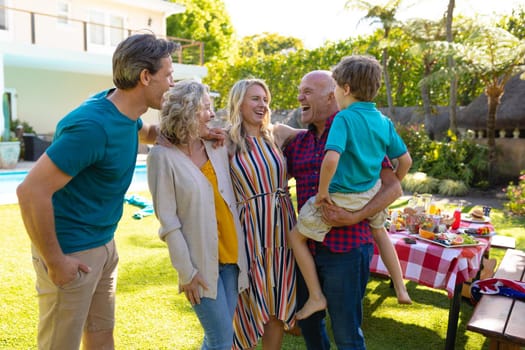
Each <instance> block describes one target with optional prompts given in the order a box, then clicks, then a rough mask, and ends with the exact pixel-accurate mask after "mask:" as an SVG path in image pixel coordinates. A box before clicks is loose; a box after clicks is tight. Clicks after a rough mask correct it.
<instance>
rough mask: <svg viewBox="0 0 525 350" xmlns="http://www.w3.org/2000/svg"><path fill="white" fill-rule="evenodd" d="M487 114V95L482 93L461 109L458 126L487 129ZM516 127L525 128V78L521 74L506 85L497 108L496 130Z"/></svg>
mask: <svg viewBox="0 0 525 350" xmlns="http://www.w3.org/2000/svg"><path fill="white" fill-rule="evenodd" d="M487 115H488V103H487V96H486V95H485V94H482V95H481V96H479V97H478V98H476V99H475V100H474V101H472V103H471V104H469V105H468V106H466V107H465V108H462V109H461V110H460V111H459V113H458V117H457V119H458V120H457V123H458V127H461V128H467V129H475V130H479V129H485V128H486V127H487ZM515 128H518V129H525V80H522V79H520V74H518V75H515V76H514V77H512V78H511V79H510V80H509V81H508V82H507V84H506V85H505V92H504V94H503V96H502V98H501V101H500V104H499V106H498V109H497V110H496V130H499V129H506V130H513V129H515Z"/></svg>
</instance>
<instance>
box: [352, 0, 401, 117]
mask: <svg viewBox="0 0 525 350" xmlns="http://www.w3.org/2000/svg"><path fill="white" fill-rule="evenodd" d="M400 3H401V0H388V1H387V3H386V4H385V5H384V6H380V5H375V4H372V3H370V2H368V1H365V0H348V1H347V2H346V4H345V7H346V8H349V7H354V8H357V9H360V10H365V11H367V13H366V15H365V17H364V19H371V20H372V23H373V22H374V21H375V22H378V23H381V25H382V26H383V30H384V40H385V43H386V42H387V41H388V36H389V34H390V30H391V29H392V28H393V27H394V25H395V24H396V22H397V20H396V13H397V11H398V9H399V5H400ZM381 64H382V65H383V74H384V80H385V89H386V97H387V101H388V108H389V111H390V115H391V116H393V115H394V103H393V100H392V86H391V84H390V75H389V73H388V45H385V46H384V47H383V52H382V55H381Z"/></svg>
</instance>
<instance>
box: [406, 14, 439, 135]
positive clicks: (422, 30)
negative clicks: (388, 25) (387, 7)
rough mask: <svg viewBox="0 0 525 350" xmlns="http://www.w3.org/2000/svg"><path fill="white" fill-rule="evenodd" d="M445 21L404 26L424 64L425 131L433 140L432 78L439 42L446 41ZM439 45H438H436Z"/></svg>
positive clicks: (417, 22)
mask: <svg viewBox="0 0 525 350" xmlns="http://www.w3.org/2000/svg"><path fill="white" fill-rule="evenodd" d="M443 22H444V19H443V20H440V21H431V20H426V19H420V18H418V19H413V20H409V21H407V22H406V23H405V24H404V25H403V32H404V33H405V34H406V35H408V37H409V38H410V39H411V40H412V41H413V42H414V44H415V45H413V46H412V49H411V50H410V52H411V54H412V55H414V56H420V57H421V61H422V62H423V78H422V80H421V81H420V83H419V88H420V91H421V100H422V101H423V112H424V115H425V129H426V131H427V133H428V135H429V136H430V138H431V139H434V134H433V132H432V120H431V117H432V98H431V94H430V84H431V81H432V78H431V76H432V75H433V73H434V68H435V66H436V65H437V63H438V62H439V60H440V58H441V56H442V55H441V45H439V42H441V41H443V40H444V39H445V28H444V26H443ZM436 43H438V44H436Z"/></svg>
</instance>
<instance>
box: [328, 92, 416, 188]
mask: <svg viewBox="0 0 525 350" xmlns="http://www.w3.org/2000/svg"><path fill="white" fill-rule="evenodd" d="M325 150H333V151H336V152H338V153H339V154H340V159H339V163H338V165H337V170H336V172H335V174H334V177H333V178H332V181H331V182H330V187H329V192H330V193H334V192H340V193H354V192H364V191H367V190H369V189H371V188H372V187H373V186H374V184H375V183H376V182H377V180H379V178H380V172H381V163H382V161H383V159H384V157H385V156H387V157H388V158H390V159H395V158H398V157H400V156H401V155H403V154H405V153H406V152H407V148H406V145H405V143H404V142H403V140H402V139H401V137H400V136H399V135H398V133H397V132H396V129H395V126H394V124H393V123H392V121H391V120H390V119H389V118H388V117H386V116H385V115H383V114H382V113H381V112H380V111H379V110H378V109H377V108H376V106H375V103H373V102H361V101H360V102H354V103H352V104H351V105H350V106H348V107H347V108H346V109H344V110H342V111H340V112H339V113H337V115H336V116H335V118H334V121H333V122H332V126H331V127H330V131H329V133H328V138H327V140H326V145H325Z"/></svg>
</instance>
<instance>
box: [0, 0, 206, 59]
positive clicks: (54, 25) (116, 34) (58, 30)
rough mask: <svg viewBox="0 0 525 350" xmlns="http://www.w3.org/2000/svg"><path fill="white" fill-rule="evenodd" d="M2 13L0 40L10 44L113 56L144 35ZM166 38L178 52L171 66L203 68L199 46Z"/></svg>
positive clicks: (44, 16) (54, 17) (81, 22)
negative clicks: (135, 36)
mask: <svg viewBox="0 0 525 350" xmlns="http://www.w3.org/2000/svg"><path fill="white" fill-rule="evenodd" d="M2 12H3V15H4V17H3V18H0V32H3V33H5V34H6V35H3V36H0V41H2V40H3V41H5V40H11V41H14V42H23V43H31V44H33V45H39V46H42V47H47V48H60V49H70V50H76V51H84V52H92V53H101V52H113V50H114V49H115V47H116V46H117V44H118V43H119V42H120V41H122V40H123V39H125V38H126V37H128V36H130V35H131V34H133V33H135V32H144V30H138V31H137V30H132V29H128V28H123V27H117V26H110V25H106V24H101V23H96V22H90V21H85V20H79V19H74V18H70V17H65V16H58V15H51V14H46V13H39V12H33V11H28V10H22V9H17V8H13V7H7V6H0V16H1V15H2ZM1 19H3V21H2V20H1ZM156 35H157V36H158V37H165V36H164V35H158V34H156ZM165 38H166V39H167V40H170V41H173V42H175V43H177V44H178V45H177V47H178V49H177V50H176V51H175V52H174V54H173V62H176V63H180V64H190V65H201V66H202V65H203V64H204V44H203V43H202V42H200V41H194V40H190V39H184V38H175V37H165Z"/></svg>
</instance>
